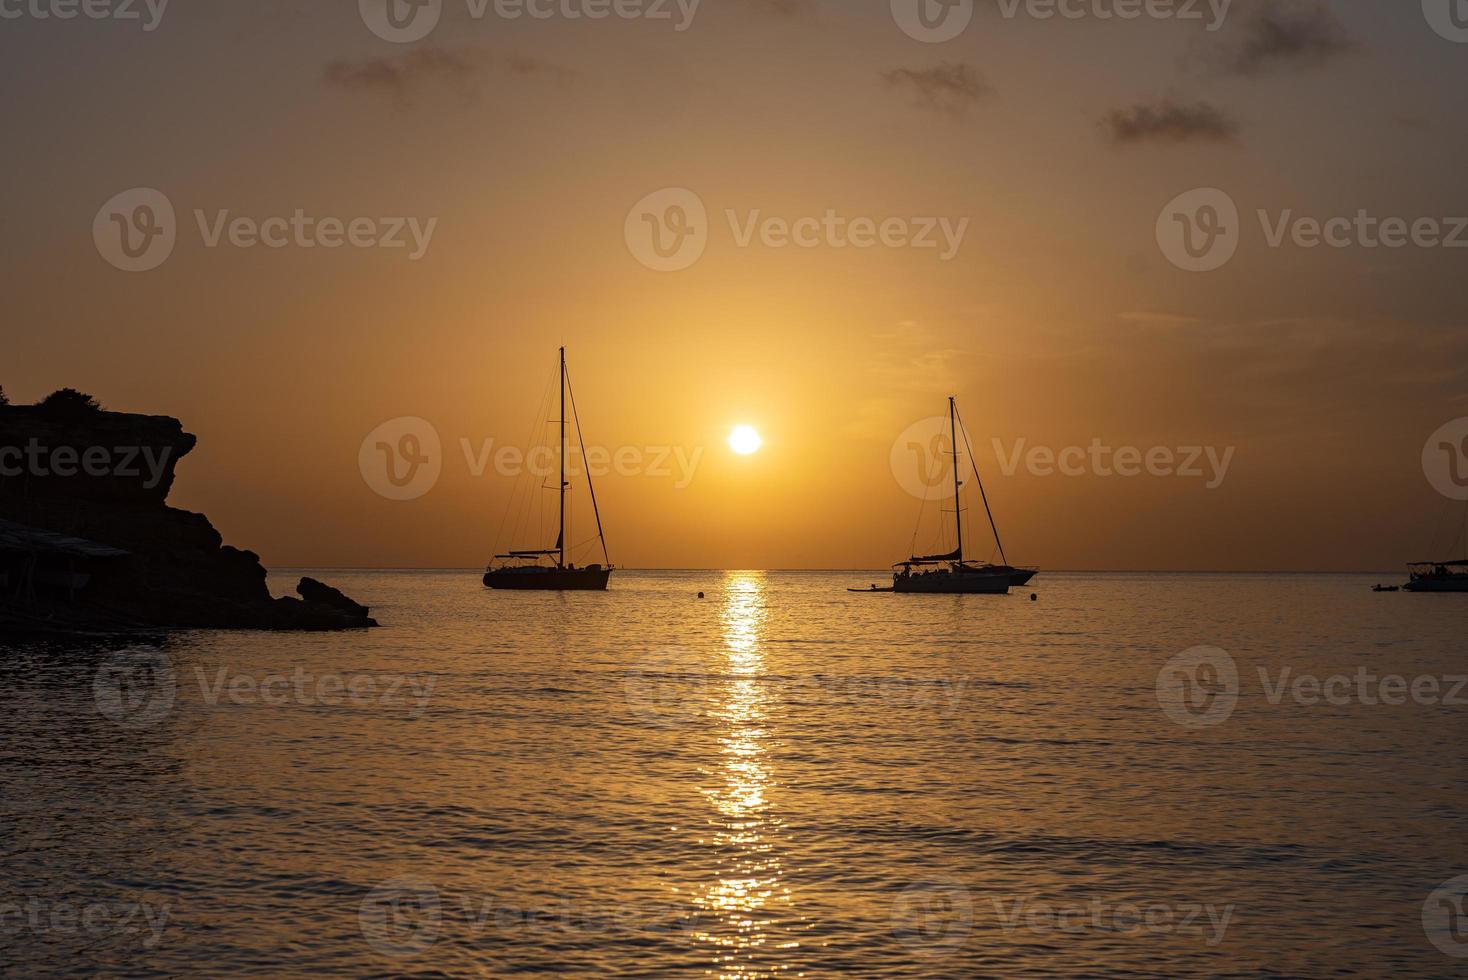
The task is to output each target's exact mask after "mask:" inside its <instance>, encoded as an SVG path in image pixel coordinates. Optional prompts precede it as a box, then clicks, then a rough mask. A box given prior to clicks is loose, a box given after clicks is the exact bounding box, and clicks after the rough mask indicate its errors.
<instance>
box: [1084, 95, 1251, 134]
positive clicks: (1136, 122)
mask: <svg viewBox="0 0 1468 980" xmlns="http://www.w3.org/2000/svg"><path fill="white" fill-rule="evenodd" d="M1102 125H1103V127H1104V129H1105V130H1106V132H1107V134H1108V135H1109V136H1110V137H1111V139H1112V141H1113V142H1116V143H1122V144H1134V143H1231V142H1233V140H1234V138H1235V137H1236V136H1237V135H1238V131H1239V125H1238V123H1237V122H1235V121H1234V120H1233V119H1231V118H1230V117H1229V116H1227V115H1225V114H1224V113H1223V111H1222V110H1220V109H1218V108H1217V107H1215V106H1213V105H1212V104H1210V103H1208V102H1193V103H1180V102H1174V101H1173V100H1172V99H1163V100H1162V101H1160V102H1154V103H1137V104H1136V105H1132V106H1129V107H1128V108H1125V109H1117V110H1115V111H1113V112H1112V113H1111V114H1110V115H1108V116H1107V117H1106V119H1105V120H1104V122H1103V123H1102Z"/></svg>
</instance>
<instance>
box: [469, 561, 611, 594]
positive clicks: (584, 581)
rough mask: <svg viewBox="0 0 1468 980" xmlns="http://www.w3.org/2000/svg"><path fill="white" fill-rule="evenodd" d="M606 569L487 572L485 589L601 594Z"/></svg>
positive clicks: (608, 578) (542, 569)
mask: <svg viewBox="0 0 1468 980" xmlns="http://www.w3.org/2000/svg"><path fill="white" fill-rule="evenodd" d="M611 577H612V570H611V569H610V568H601V567H597V566H593V567H589V568H525V569H517V568H491V569H490V570H489V571H487V572H485V573H484V585H485V588H489V589H498V590H504V591H511V592H605V591H606V588H607V582H608V581H609V580H610V579H611Z"/></svg>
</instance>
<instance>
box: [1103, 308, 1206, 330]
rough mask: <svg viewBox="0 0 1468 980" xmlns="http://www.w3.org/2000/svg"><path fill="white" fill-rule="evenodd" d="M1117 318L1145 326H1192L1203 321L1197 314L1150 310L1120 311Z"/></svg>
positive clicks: (1124, 321)
mask: <svg viewBox="0 0 1468 980" xmlns="http://www.w3.org/2000/svg"><path fill="white" fill-rule="evenodd" d="M1116 318H1117V319H1118V320H1120V321H1122V322H1123V323H1135V324H1138V325H1140V326H1144V327H1190V326H1193V325H1194V324H1198V323H1202V322H1203V321H1202V320H1200V319H1199V318H1198V317H1195V316H1184V315H1183V314H1181V313H1155V312H1152V311H1150V310H1135V311H1127V312H1124V313H1118V314H1117V315H1116Z"/></svg>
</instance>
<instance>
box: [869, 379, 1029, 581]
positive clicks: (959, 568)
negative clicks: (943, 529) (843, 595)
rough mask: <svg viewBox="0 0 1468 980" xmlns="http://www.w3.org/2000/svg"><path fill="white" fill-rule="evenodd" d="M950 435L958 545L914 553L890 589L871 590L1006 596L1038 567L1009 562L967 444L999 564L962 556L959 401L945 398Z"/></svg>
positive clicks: (898, 568) (899, 568) (900, 564)
mask: <svg viewBox="0 0 1468 980" xmlns="http://www.w3.org/2000/svg"><path fill="white" fill-rule="evenodd" d="M948 428H949V438H950V439H951V440H952V443H953V521H954V532H955V533H954V540H956V541H957V542H958V547H957V548H955V549H954V550H953V551H951V552H949V553H948V554H944V555H915V556H913V557H911V558H908V559H906V560H904V561H900V562H898V563H897V564H895V565H893V566H892V567H893V568H894V569H896V571H894V572H893V574H892V588H891V589H890V590H888V589H878V588H876V587H875V586H874V587H873V588H872V589H870V590H855V589H853V590H852V591H873V592H885V591H891V592H901V593H914V594H939V595H1006V594H1008V592H1009V589H1010V587H1011V586H1016V587H1017V586H1022V585H1025V584H1027V583H1028V582H1029V581H1030V579H1032V578H1034V577H1035V576H1036V575H1037V574H1038V573H1039V571H1040V570H1039V569H1038V568H1017V567H1015V566H1013V565H1010V564H1009V559H1008V558H1007V557H1006V556H1005V554H1004V542H1003V541H1001V540H1000V538H999V526H998V525H997V524H996V523H995V521H994V512H993V511H992V510H991V509H990V507H989V495H988V493H986V492H985V490H984V481H983V479H982V478H981V477H980V476H979V466H978V462H977V460H975V459H974V454H973V449H972V447H969V453H968V457H969V463H970V464H971V465H972V467H973V472H974V481H975V482H976V483H978V485H979V494H980V496H981V497H982V498H983V501H984V513H985V514H987V515H988V517H989V527H990V529H991V530H992V531H993V532H994V543H995V545H996V546H998V548H999V557H1000V560H1001V562H1002V564H997V565H996V564H992V563H989V562H973V561H966V560H965V559H964V557H963V481H962V480H961V479H960V478H959V475H958V456H959V453H958V403H957V401H956V400H955V399H954V398H951V397H950V398H949V399H948ZM964 445H965V446H966V447H967V446H968V432H967V431H965V432H964Z"/></svg>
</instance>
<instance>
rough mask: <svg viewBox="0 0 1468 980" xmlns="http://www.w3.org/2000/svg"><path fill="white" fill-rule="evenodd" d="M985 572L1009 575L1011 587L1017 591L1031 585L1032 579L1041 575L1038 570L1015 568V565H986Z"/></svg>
mask: <svg viewBox="0 0 1468 980" xmlns="http://www.w3.org/2000/svg"><path fill="white" fill-rule="evenodd" d="M984 571H986V572H1002V573H1003V574H1005V575H1008V576H1009V584H1010V586H1012V587H1013V588H1016V589H1018V588H1022V587H1023V586H1026V585H1029V584H1030V579H1032V578H1034V577H1035V576H1036V575H1039V574H1040V570H1039V569H1038V568H1015V567H1014V566H1013V565H986V566H984Z"/></svg>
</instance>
